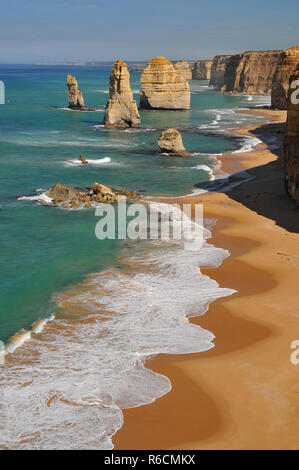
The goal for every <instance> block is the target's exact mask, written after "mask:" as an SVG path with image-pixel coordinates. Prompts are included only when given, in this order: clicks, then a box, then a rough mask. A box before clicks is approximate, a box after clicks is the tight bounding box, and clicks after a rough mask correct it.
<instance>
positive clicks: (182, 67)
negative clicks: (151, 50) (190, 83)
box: [174, 60, 192, 80]
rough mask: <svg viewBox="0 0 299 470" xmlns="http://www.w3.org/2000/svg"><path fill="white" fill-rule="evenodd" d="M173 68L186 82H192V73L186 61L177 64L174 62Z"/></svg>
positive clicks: (179, 61)
mask: <svg viewBox="0 0 299 470" xmlns="http://www.w3.org/2000/svg"><path fill="white" fill-rule="evenodd" d="M174 67H175V69H176V70H177V71H178V72H180V74H181V75H183V77H184V78H185V79H186V80H192V71H191V67H190V65H189V62H187V60H178V61H177V62H174Z"/></svg>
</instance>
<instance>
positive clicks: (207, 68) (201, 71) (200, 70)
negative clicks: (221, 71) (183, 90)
mask: <svg viewBox="0 0 299 470" xmlns="http://www.w3.org/2000/svg"><path fill="white" fill-rule="evenodd" d="M212 64H213V61H212V60H198V61H197V62H195V64H194V66H193V69H192V79H193V80H210V79H211V69H212Z"/></svg>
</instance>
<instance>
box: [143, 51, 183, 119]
mask: <svg viewBox="0 0 299 470" xmlns="http://www.w3.org/2000/svg"><path fill="white" fill-rule="evenodd" d="M140 81H141V89H140V108H141V109H172V110H178V109H190V87H189V84H188V82H187V80H186V79H185V78H184V77H183V76H182V75H181V74H180V73H179V72H178V71H177V70H176V69H175V68H174V65H173V64H172V63H171V62H170V61H169V60H167V59H165V57H156V58H155V59H152V60H150V61H149V62H148V63H147V65H146V67H145V69H144V72H143V74H142V75H141V79H140Z"/></svg>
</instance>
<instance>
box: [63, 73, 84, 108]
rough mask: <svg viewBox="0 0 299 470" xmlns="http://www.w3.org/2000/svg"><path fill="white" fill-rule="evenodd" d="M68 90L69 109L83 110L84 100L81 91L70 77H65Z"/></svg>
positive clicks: (75, 81)
mask: <svg viewBox="0 0 299 470" xmlns="http://www.w3.org/2000/svg"><path fill="white" fill-rule="evenodd" d="M66 84H67V89H68V98H69V108H71V109H84V99H83V95H82V93H81V91H80V90H79V89H78V82H77V80H76V79H75V77H73V76H72V75H67V76H66Z"/></svg>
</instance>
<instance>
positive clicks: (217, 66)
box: [210, 55, 231, 89]
mask: <svg viewBox="0 0 299 470" xmlns="http://www.w3.org/2000/svg"><path fill="white" fill-rule="evenodd" d="M230 58H231V56H230V55H216V56H215V57H214V59H213V63H212V67H211V79H210V85H213V86H214V87H216V88H218V89H221V88H222V87H223V85H224V74H225V71H226V67H227V63H228V61H229V59H230Z"/></svg>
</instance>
